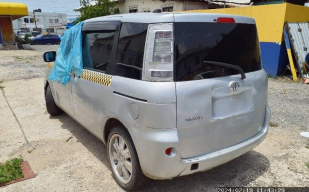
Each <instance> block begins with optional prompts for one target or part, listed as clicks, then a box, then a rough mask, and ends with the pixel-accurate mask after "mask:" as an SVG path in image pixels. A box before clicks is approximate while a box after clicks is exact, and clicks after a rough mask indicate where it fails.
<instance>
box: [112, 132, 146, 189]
mask: <svg viewBox="0 0 309 192" xmlns="http://www.w3.org/2000/svg"><path fill="white" fill-rule="evenodd" d="M107 150H108V157H109V162H110V165H111V168H112V172H113V177H114V179H115V180H116V182H117V183H118V185H119V186H120V187H121V188H123V189H124V190H127V191H135V190H137V189H140V188H142V187H143V186H144V185H145V184H146V183H147V182H148V181H149V179H148V178H147V177H146V176H145V175H144V174H143V172H142V170H141V167H140V164H139V160H138V156H137V152H136V149H135V147H134V144H133V141H132V138H131V136H130V134H129V133H128V131H127V130H126V129H125V128H124V127H123V126H117V127H115V128H113V129H112V130H111V132H110V134H109V137H108V142H107Z"/></svg>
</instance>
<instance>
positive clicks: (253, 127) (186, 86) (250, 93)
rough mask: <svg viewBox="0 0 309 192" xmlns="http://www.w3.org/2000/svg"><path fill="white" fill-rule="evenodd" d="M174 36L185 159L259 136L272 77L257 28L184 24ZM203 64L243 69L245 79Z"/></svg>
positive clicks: (176, 27) (232, 71) (179, 124)
mask: <svg viewBox="0 0 309 192" xmlns="http://www.w3.org/2000/svg"><path fill="white" fill-rule="evenodd" d="M174 35H175V36H174V38H175V43H174V46H175V47H174V49H175V67H174V70H175V73H174V79H175V81H176V94H177V130H178V136H179V140H180V156H181V157H182V158H189V157H194V156H199V155H203V154H207V153H211V152H214V151H218V150H220V149H223V148H226V147H229V146H232V145H235V144H237V143H240V142H242V141H244V140H247V139H249V138H250V137H253V136H254V135H256V134H257V133H258V132H259V131H260V130H261V128H262V125H263V121H264V115H265V106H266V102H267V76H266V75H265V72H264V71H263V70H262V69H261V59H260V49H259V41H258V37H257V30H256V26H255V24H248V23H210V22H209V23H205V22H204V23H202V22H194V23H193V22H187V23H186V22H180V23H175V24H174ZM203 61H212V62H224V63H228V64H232V65H236V66H239V67H241V68H242V69H243V71H244V72H245V74H246V78H245V79H241V75H240V74H239V71H238V70H235V69H231V68H226V67H221V66H217V65H210V64H207V63H204V62H203Z"/></svg>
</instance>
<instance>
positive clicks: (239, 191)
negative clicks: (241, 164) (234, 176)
mask: <svg viewBox="0 0 309 192" xmlns="http://www.w3.org/2000/svg"><path fill="white" fill-rule="evenodd" d="M217 192H309V187H218V188H217Z"/></svg>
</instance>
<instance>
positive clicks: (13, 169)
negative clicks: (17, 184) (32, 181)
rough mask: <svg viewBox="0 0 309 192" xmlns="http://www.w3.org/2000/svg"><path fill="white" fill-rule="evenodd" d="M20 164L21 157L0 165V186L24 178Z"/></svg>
mask: <svg viewBox="0 0 309 192" xmlns="http://www.w3.org/2000/svg"><path fill="white" fill-rule="evenodd" d="M21 162H23V159H22V157H20V158H15V159H11V160H9V161H7V162H6V163H5V164H3V165H2V164H0V184H3V183H7V182H10V181H13V180H16V179H20V178H23V177H24V175H23V173H22V171H21Z"/></svg>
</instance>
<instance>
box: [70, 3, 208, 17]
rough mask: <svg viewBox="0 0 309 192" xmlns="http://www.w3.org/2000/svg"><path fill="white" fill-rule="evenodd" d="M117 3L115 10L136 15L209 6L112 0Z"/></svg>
mask: <svg viewBox="0 0 309 192" xmlns="http://www.w3.org/2000/svg"><path fill="white" fill-rule="evenodd" d="M111 1H114V2H116V5H115V8H116V9H118V10H119V13H121V14H122V13H136V12H153V11H155V10H156V11H157V10H161V11H162V12H173V11H184V10H197V9H207V8H208V4H206V3H205V1H201V0H191V1H190V0H188V1H175V0H174V1H173V0H171V1H162V0H152V1H142V0H111ZM89 4H90V5H95V4H96V0H94V1H91V2H89ZM81 8H82V6H81V7H77V8H76V9H74V11H80V10H81Z"/></svg>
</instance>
